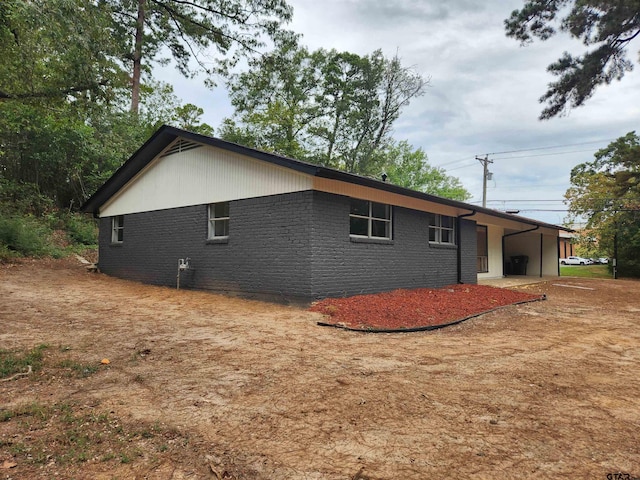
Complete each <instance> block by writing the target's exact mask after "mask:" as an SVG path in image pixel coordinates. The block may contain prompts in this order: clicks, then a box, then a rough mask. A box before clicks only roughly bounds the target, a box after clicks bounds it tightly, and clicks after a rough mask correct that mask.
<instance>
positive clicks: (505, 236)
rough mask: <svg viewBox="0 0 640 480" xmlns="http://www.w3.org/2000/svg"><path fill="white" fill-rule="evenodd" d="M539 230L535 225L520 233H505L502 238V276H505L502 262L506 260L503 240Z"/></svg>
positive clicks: (538, 226)
mask: <svg viewBox="0 0 640 480" xmlns="http://www.w3.org/2000/svg"><path fill="white" fill-rule="evenodd" d="M539 228H540V225H536V226H535V227H533V228H530V229H529V230H522V231H521V232H513V233H507V234H506V235H503V236H502V276H503V277H504V276H505V273H504V261H505V260H506V258H505V255H504V239H505V238H507V237H513V236H514V235H521V234H523V233H529V232H534V231H536V230H538V229H539Z"/></svg>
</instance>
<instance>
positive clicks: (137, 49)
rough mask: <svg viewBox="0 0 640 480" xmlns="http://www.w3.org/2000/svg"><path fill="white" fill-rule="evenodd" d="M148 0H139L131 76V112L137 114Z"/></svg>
mask: <svg viewBox="0 0 640 480" xmlns="http://www.w3.org/2000/svg"><path fill="white" fill-rule="evenodd" d="M145 2H146V0H138V20H137V21H136V43H135V46H134V50H133V75H132V76H131V112H132V113H135V114H137V113H138V107H139V105H140V70H141V68H140V67H141V65H142V38H143V35H144V15H145Z"/></svg>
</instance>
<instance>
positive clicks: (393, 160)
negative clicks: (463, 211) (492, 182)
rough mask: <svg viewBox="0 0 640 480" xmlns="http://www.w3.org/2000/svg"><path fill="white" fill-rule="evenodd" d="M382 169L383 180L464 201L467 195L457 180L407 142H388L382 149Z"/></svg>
mask: <svg viewBox="0 0 640 480" xmlns="http://www.w3.org/2000/svg"><path fill="white" fill-rule="evenodd" d="M384 171H385V173H386V174H387V181H388V182H390V183H393V184H395V185H399V186H401V187H405V188H410V189H412V190H419V191H421V192H426V193H430V194H432V195H438V196H440V197H445V198H451V199H453V200H460V201H465V200H468V199H469V198H471V194H470V193H469V191H467V190H466V189H465V188H464V187H463V186H462V184H461V183H460V180H458V179H457V178H455V177H452V176H450V175H447V174H446V172H445V170H444V169H442V168H437V167H433V166H431V165H429V162H428V158H427V154H426V153H425V152H424V150H422V149H421V148H417V149H414V148H413V147H412V146H411V145H410V144H409V142H407V141H406V140H403V141H401V142H397V143H396V142H392V143H391V144H390V145H389V146H388V147H387V148H386V149H385V152H384Z"/></svg>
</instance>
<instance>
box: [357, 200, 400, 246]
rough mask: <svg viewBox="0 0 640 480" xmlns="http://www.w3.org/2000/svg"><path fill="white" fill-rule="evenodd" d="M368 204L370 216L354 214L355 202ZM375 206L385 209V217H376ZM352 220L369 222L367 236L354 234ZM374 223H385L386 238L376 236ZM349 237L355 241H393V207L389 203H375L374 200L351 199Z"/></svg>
mask: <svg viewBox="0 0 640 480" xmlns="http://www.w3.org/2000/svg"><path fill="white" fill-rule="evenodd" d="M354 200H355V201H360V202H367V208H368V214H367V215H361V214H357V213H352V210H353V201H354ZM374 204H375V205H380V206H383V207H384V209H385V217H384V218H383V217H377V216H374V213H373V211H374ZM352 219H361V220H366V221H367V234H366V235H361V234H357V233H352V226H351V223H352ZM374 222H384V224H385V234H386V236H383V237H382V236H378V235H374V227H373V226H374ZM349 237H350V238H353V239H368V240H392V239H393V207H392V206H391V205H389V204H387V203H380V202H374V201H372V200H364V199H361V198H351V199H350V203H349Z"/></svg>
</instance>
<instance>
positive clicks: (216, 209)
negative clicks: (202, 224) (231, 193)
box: [207, 202, 229, 239]
mask: <svg viewBox="0 0 640 480" xmlns="http://www.w3.org/2000/svg"><path fill="white" fill-rule="evenodd" d="M228 236H229V202H220V203H212V204H210V205H209V233H208V236H207V238H209V239H214V238H227V237H228Z"/></svg>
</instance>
